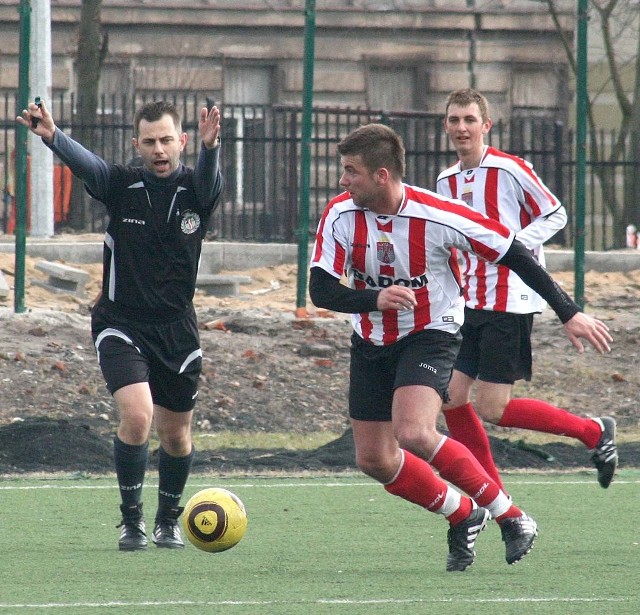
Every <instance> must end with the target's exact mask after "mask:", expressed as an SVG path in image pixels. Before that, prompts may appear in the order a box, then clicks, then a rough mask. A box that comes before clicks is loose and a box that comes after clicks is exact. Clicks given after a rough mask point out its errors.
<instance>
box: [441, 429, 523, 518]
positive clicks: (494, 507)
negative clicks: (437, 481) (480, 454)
mask: <svg viewBox="0 0 640 615" xmlns="http://www.w3.org/2000/svg"><path fill="white" fill-rule="evenodd" d="M430 463H431V465H433V467H434V468H436V469H437V470H438V472H439V473H440V476H441V477H442V478H444V479H445V480H447V481H449V482H450V483H452V484H453V485H455V486H456V487H458V489H461V490H462V491H464V492H465V493H467V494H468V495H470V496H471V498H472V499H474V500H475V501H476V502H477V503H478V504H479V505H480V506H482V507H483V508H486V509H487V510H488V511H489V512H490V513H491V516H492V517H493V518H494V519H496V520H497V521H502V519H506V518H507V517H520V516H521V515H522V511H521V510H520V509H519V508H518V507H517V506H514V505H513V504H512V503H511V500H510V499H509V497H508V496H507V495H506V493H504V491H502V490H501V489H500V487H498V485H496V483H495V482H494V481H493V480H492V479H491V478H490V477H489V475H488V474H487V473H486V472H485V470H484V468H483V467H482V466H481V465H480V463H479V462H478V460H477V459H476V458H475V457H474V456H473V455H472V454H471V453H470V452H469V449H468V448H467V447H466V446H465V445H464V444H460V442H457V441H456V440H454V439H453V438H448V437H447V436H442V440H441V441H440V444H439V445H438V447H437V448H436V452H435V454H434V455H433V457H432V458H431V460H430Z"/></svg>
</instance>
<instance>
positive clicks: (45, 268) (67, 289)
mask: <svg viewBox="0 0 640 615" xmlns="http://www.w3.org/2000/svg"><path fill="white" fill-rule="evenodd" d="M35 267H36V269H37V270H38V271H42V272H43V273H46V274H47V275H48V276H49V279H48V280H47V281H46V282H43V281H42V280H33V284H35V285H36V286H42V287H43V288H46V289H47V290H50V291H51V292H54V293H69V294H72V295H75V296H76V297H84V296H85V285H86V283H87V282H88V281H89V274H88V273H87V272H86V271H84V270H82V269H76V268H75V267H69V266H68V265H62V264H61V263H51V262H48V261H41V262H39V263H36V265H35Z"/></svg>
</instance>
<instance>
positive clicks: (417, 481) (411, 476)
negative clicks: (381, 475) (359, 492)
mask: <svg viewBox="0 0 640 615" xmlns="http://www.w3.org/2000/svg"><path fill="white" fill-rule="evenodd" d="M402 455H403V458H402V463H401V464H400V468H399V469H398V472H397V474H396V475H395V476H394V477H393V479H392V480H391V481H390V482H389V483H387V484H386V485H384V488H385V489H386V490H387V491H388V492H389V493H391V494H393V495H397V496H398V497H401V498H403V499H405V500H408V501H409V502H413V503H414V504H417V505H418V506H422V507H423V508H426V509H427V510H429V511H431V512H434V513H438V514H441V515H444V516H445V517H446V518H447V520H448V521H449V522H450V523H451V524H452V525H457V524H458V523H460V522H461V521H463V520H464V519H466V518H467V517H468V516H469V515H470V514H471V510H472V508H473V502H471V500H470V499H469V498H468V497H465V496H463V495H461V494H460V493H458V492H457V491H456V490H455V489H452V488H451V487H449V485H447V483H445V482H444V481H443V480H441V479H440V478H438V476H436V474H435V473H434V471H433V470H432V469H431V466H430V465H429V464H428V463H427V462H426V461H424V459H420V458H419V457H416V455H414V454H412V453H410V452H409V451H405V450H403V451H402Z"/></svg>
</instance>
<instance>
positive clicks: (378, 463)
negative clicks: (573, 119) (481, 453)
mask: <svg viewBox="0 0 640 615" xmlns="http://www.w3.org/2000/svg"><path fill="white" fill-rule="evenodd" d="M338 151H339V152H340V154H341V164H342V169H343V172H342V176H341V178H340V185H341V186H342V187H343V188H344V189H345V190H346V192H344V193H343V194H341V195H340V196H338V197H336V198H335V199H333V200H332V201H331V202H330V203H329V204H328V206H327V208H326V210H325V212H324V214H323V216H322V219H321V221H320V224H319V226H318V231H317V234H316V243H315V246H314V252H313V258H312V263H311V276H310V283H309V291H310V294H311V299H312V300H313V302H314V303H315V305H317V306H319V307H324V308H327V309H331V310H334V311H339V312H345V313H350V314H351V315H352V325H353V335H352V338H351V370H350V380H349V383H350V388H349V416H350V419H351V425H352V428H353V436H354V441H355V448H356V462H357V464H358V466H359V467H360V469H361V470H362V471H363V472H364V473H366V474H368V475H369V476H371V477H372V478H374V479H375V480H377V481H379V482H380V483H382V484H383V485H384V486H385V489H386V490H387V491H388V492H390V493H392V494H394V495H397V496H399V497H402V498H404V499H406V500H408V501H410V502H413V503H415V504H418V505H420V506H423V507H424V508H426V509H427V510H430V511H432V512H436V513H439V514H442V515H444V516H445V517H446V518H447V519H448V521H449V523H450V529H449V534H448V542H449V555H448V557H447V570H450V571H455V570H457V571H461V570H464V569H465V568H467V566H469V565H470V564H472V563H473V560H474V556H475V552H474V550H473V547H474V544H475V539H476V537H477V535H478V533H479V531H480V530H482V529H483V528H484V526H485V525H486V523H487V520H488V518H489V515H491V516H493V517H494V518H495V519H496V520H497V522H498V523H499V524H500V527H501V530H502V537H503V540H504V541H505V547H506V560H507V562H508V563H509V564H513V563H515V562H517V561H519V560H520V559H522V557H524V556H525V555H526V554H527V553H528V552H529V551H530V549H531V547H532V546H533V542H534V540H535V536H536V534H537V527H536V523H535V521H534V520H533V519H531V517H529V516H528V515H527V514H526V513H523V512H522V511H521V510H520V509H519V508H518V507H517V506H515V505H514V504H513V503H512V502H511V501H510V499H509V498H508V496H507V495H506V494H505V493H504V491H503V490H502V489H501V488H500V486H499V485H498V484H497V483H496V481H494V480H493V479H492V478H491V477H490V476H489V475H488V474H487V473H486V472H485V470H484V469H483V468H482V466H481V465H480V463H479V462H478V461H477V460H476V459H475V457H474V456H473V455H472V454H471V453H470V452H469V450H468V449H467V448H466V447H465V446H464V445H463V444H461V443H460V442H458V441H456V440H455V439H453V438H448V437H446V436H443V435H442V434H440V433H438V431H437V429H436V419H437V416H438V413H439V411H440V409H441V407H442V401H443V399H447V387H448V384H449V380H450V377H451V370H452V367H453V362H454V360H455V357H456V354H457V351H458V348H459V344H460V335H459V328H460V325H461V323H462V316H463V300H462V297H461V295H460V291H461V282H460V272H459V270H458V261H457V250H458V249H462V250H464V251H466V252H473V253H475V254H478V255H480V256H481V257H482V258H484V259H486V260H487V261H490V262H500V263H501V264H503V265H505V266H507V267H509V268H512V269H514V270H516V271H518V273H519V274H520V275H521V276H522V277H523V278H524V279H526V280H527V283H528V284H530V285H531V286H533V287H534V288H536V289H537V290H538V291H539V292H540V294H541V295H542V296H544V297H545V298H546V299H547V301H549V303H550V304H551V305H552V307H553V308H554V310H555V311H556V313H557V314H558V316H559V317H560V319H561V320H562V321H563V322H564V323H565V328H566V330H567V333H568V335H570V336H572V337H573V338H574V339H575V340H578V339H579V338H585V339H586V340H588V341H589V342H590V343H591V344H592V345H593V346H594V347H595V348H597V349H598V350H599V351H601V352H605V351H608V350H609V345H608V342H609V341H610V340H611V337H610V336H609V334H608V330H607V327H606V325H604V323H602V322H600V321H598V320H596V319H593V318H591V317H589V316H587V315H585V314H583V313H581V312H580V311H579V308H578V306H577V305H576V304H575V303H574V302H573V301H572V300H571V298H570V297H569V296H568V295H567V294H566V293H565V292H564V291H562V290H561V289H560V288H559V287H558V286H557V285H556V284H555V283H554V282H553V280H552V279H551V278H550V277H549V275H548V274H547V273H546V272H545V271H544V269H542V268H541V267H540V266H539V264H538V263H537V261H535V259H534V258H533V257H532V256H531V254H530V253H529V252H528V251H527V249H526V248H525V247H524V245H522V244H521V243H520V242H519V241H517V240H515V239H514V233H513V231H510V230H509V229H508V228H507V227H506V226H504V225H503V224H501V223H500V222H497V221H494V220H490V219H489V218H486V217H485V216H483V215H481V214H479V213H477V212H474V211H473V210H471V209H470V208H468V207H467V206H465V204H464V203H462V202H460V201H454V200H451V199H447V198H444V197H441V196H438V195H437V194H435V193H433V192H429V191H427V190H424V189H422V188H417V187H414V186H409V185H407V184H405V183H403V182H402V178H403V176H404V171H405V160H404V147H403V145H402V141H401V139H400V137H399V136H398V135H397V134H396V133H395V132H394V131H393V130H391V129H390V128H388V127H386V126H383V125H381V124H370V125H368V126H363V127H360V128H358V129H356V130H354V131H353V132H352V133H351V134H349V135H348V136H347V137H346V138H345V139H343V140H342V141H341V142H340V144H339V145H338ZM343 276H344V277H345V278H346V284H342V283H341V278H342V277H343ZM431 466H433V468H435V469H436V470H437V471H438V473H439V475H440V476H438V475H436V473H435V472H434V471H433V469H432V467H431ZM445 481H448V482H449V483H451V484H452V485H455V486H456V487H458V488H459V489H460V490H461V491H464V492H465V493H467V494H468V495H469V496H471V497H466V496H463V495H462V494H461V493H460V492H459V491H457V490H456V489H454V488H453V487H451V486H449V485H448V484H447V483H446V482H445Z"/></svg>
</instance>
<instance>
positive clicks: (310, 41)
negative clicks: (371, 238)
mask: <svg viewBox="0 0 640 615" xmlns="http://www.w3.org/2000/svg"><path fill="white" fill-rule="evenodd" d="M315 10H316V3H315V0H306V4H305V10H304V13H305V24H304V70H303V81H302V90H303V95H302V142H301V148H302V152H301V169H300V210H299V216H298V218H299V224H298V284H297V298H296V308H297V309H298V310H303V309H304V308H305V307H306V304H307V268H308V266H309V263H308V259H309V191H310V173H311V117H312V106H313V58H314V43H315V27H316V18H315Z"/></svg>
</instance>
